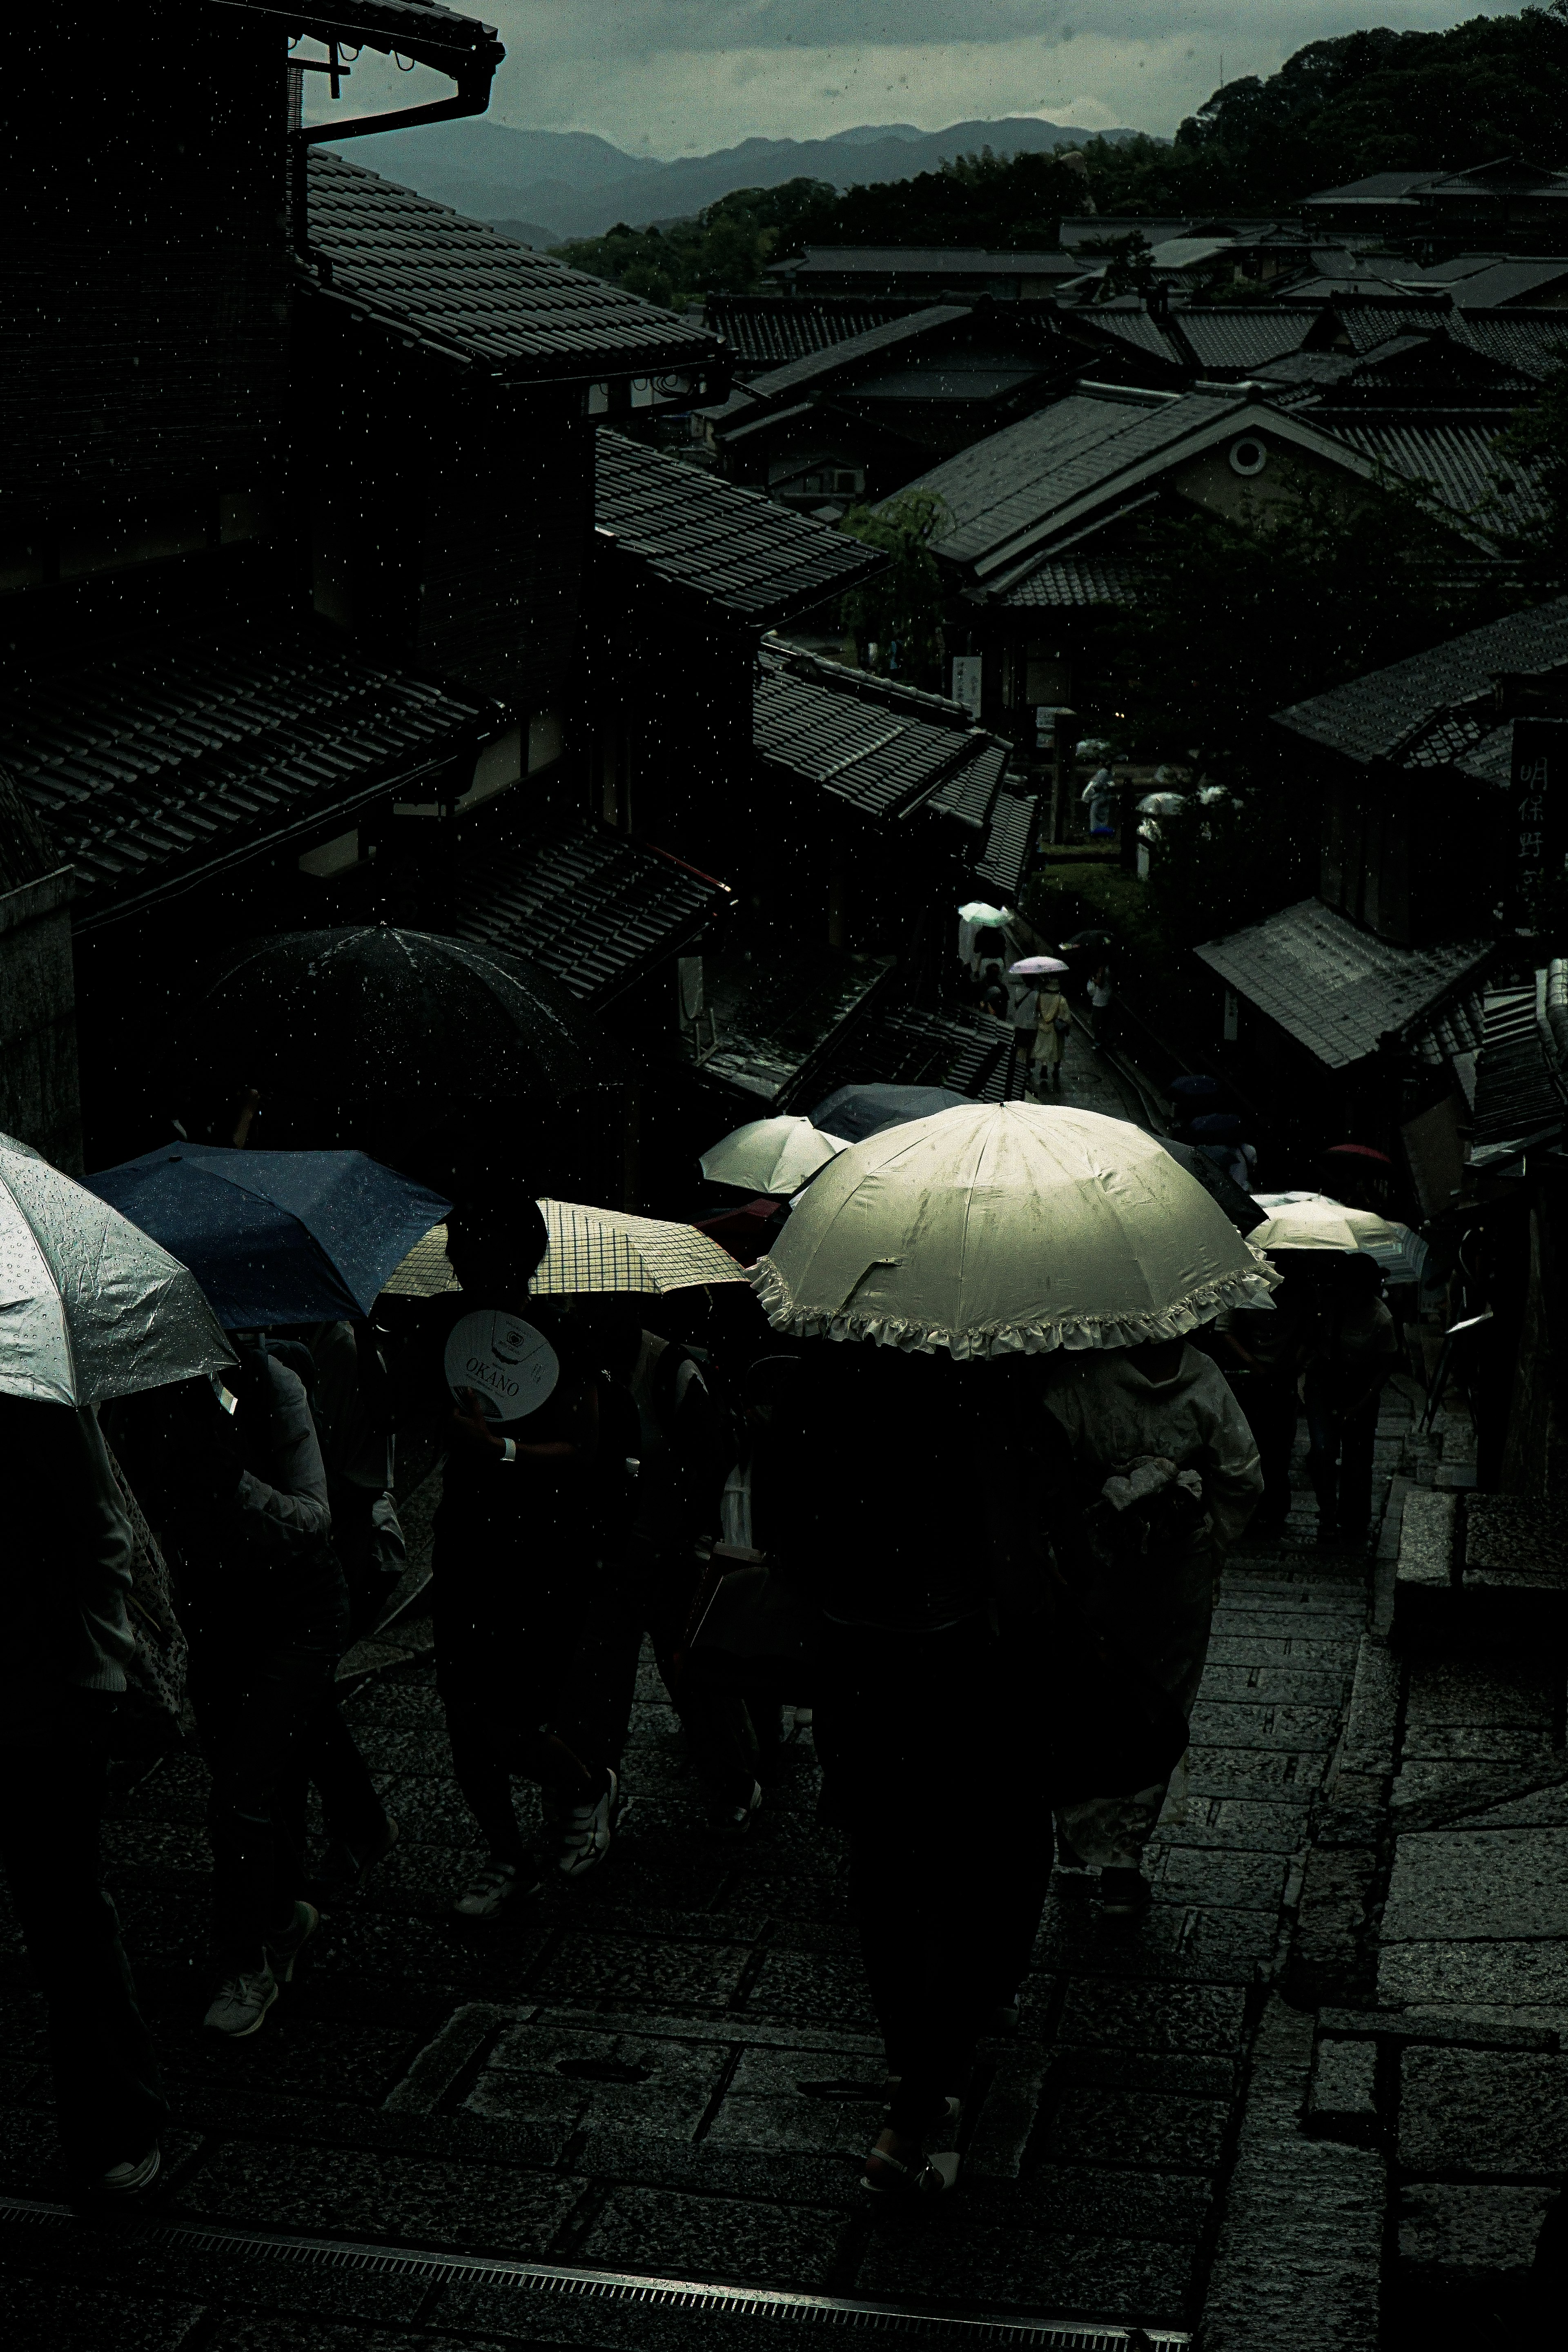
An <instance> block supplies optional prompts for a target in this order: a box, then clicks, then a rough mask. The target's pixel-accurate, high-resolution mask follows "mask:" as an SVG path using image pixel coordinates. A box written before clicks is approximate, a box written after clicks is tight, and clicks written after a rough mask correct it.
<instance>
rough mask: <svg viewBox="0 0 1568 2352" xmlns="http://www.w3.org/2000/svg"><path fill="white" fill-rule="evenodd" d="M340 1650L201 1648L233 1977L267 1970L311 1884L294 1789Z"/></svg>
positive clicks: (217, 1888)
mask: <svg viewBox="0 0 1568 2352" xmlns="http://www.w3.org/2000/svg"><path fill="white" fill-rule="evenodd" d="M336 1668H337V1653H336V1651H335V1650H318V1649H299V1650H281V1649H279V1650H256V1649H251V1648H247V1646H245V1645H244V1644H243V1643H240V1642H238V1641H235V1642H233V1643H230V1642H229V1641H224V1642H212V1643H209V1642H206V1641H201V1640H193V1642H192V1643H191V1668H190V1694H191V1704H192V1706H194V1707H195V1715H196V1729H197V1731H198V1733H199V1735H200V1738H201V1743H202V1752H203V1754H204V1755H205V1758H206V1760H207V1766H208V1769H210V1771H211V1773H212V1791H211V1794H210V1796H209V1797H208V1800H207V1835H208V1837H209V1838H210V1840H211V1842H212V1850H213V1948H214V1957H215V1958H216V1962H217V1965H218V1966H219V1968H220V1969H224V1970H225V1971H232V1970H235V1969H246V1970H254V1969H258V1968H259V1967H260V1965H261V1959H262V1950H263V1947H264V1946H265V1945H266V1943H267V1941H268V1937H272V1936H276V1935H279V1934H281V1933H283V1932H284V1931H285V1930H286V1929H287V1928H288V1927H290V1926H291V1925H292V1922H293V1917H294V1905H295V1902H296V1901H297V1899H298V1897H299V1894H300V1886H301V1884H302V1882H303V1879H304V1874H305V1870H304V1857H303V1854H302V1853H301V1851H300V1832H299V1825H298V1822H296V1821H294V1820H292V1819H291V1818H290V1811H291V1809H290V1806H289V1798H288V1789H289V1781H290V1780H291V1779H294V1778H295V1777H296V1776H297V1775H298V1774H299V1772H300V1768H301V1759H302V1758H303V1757H304V1756H305V1755H306V1753H307V1752H308V1748H309V1742H310V1734H311V1729H312V1727H313V1726H314V1725H315V1724H316V1723H317V1721H318V1720H319V1717H320V1714H321V1706H322V1703H323V1700H324V1699H326V1698H330V1696H331V1688H332V1675H333V1674H334V1672H335V1671H336Z"/></svg>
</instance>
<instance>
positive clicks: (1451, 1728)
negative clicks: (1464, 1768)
mask: <svg viewBox="0 0 1568 2352" xmlns="http://www.w3.org/2000/svg"><path fill="white" fill-rule="evenodd" d="M1561 1759H1562V1751H1561V1749H1556V1748H1553V1747H1552V1734H1551V1732H1550V1730H1548V1729H1545V1728H1541V1729H1532V1728H1531V1727H1529V1726H1528V1725H1525V1724H1497V1723H1418V1724H1415V1725H1412V1726H1410V1727H1407V1728H1406V1731H1405V1742H1404V1746H1403V1748H1402V1750H1401V1755H1400V1760H1401V1763H1402V1764H1405V1765H1409V1764H1416V1763H1480V1764H1541V1765H1544V1766H1550V1765H1552V1763H1553V1762H1560V1761H1561Z"/></svg>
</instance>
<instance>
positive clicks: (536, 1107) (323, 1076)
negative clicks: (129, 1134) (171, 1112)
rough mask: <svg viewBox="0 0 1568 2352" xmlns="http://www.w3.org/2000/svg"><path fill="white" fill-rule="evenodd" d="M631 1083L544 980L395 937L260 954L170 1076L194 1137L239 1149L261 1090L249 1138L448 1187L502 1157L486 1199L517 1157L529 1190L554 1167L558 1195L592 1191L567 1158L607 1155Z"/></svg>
mask: <svg viewBox="0 0 1568 2352" xmlns="http://www.w3.org/2000/svg"><path fill="white" fill-rule="evenodd" d="M625 1082H626V1071H625V1066H624V1064H623V1060H622V1056H621V1055H620V1054H619V1053H618V1051H617V1050H616V1047H615V1046H613V1045H610V1044H608V1043H607V1042H606V1040H605V1037H604V1036H603V1034H602V1033H601V1032H600V1030H599V1029H598V1027H597V1025H596V1024H595V1023H594V1022H593V1021H592V1020H591V1019H590V1018H589V1017H588V1016H587V1015H585V1014H584V1013H583V1011H582V1010H581V1008H580V1007H579V1006H578V1005H577V1004H576V1003H574V1001H573V999H572V998H571V997H570V996H568V995H567V994H566V993H565V992H564V991H563V989H562V988H561V987H560V986H559V985H558V984H557V983H556V982H554V981H553V980H552V978H551V977H550V975H549V974H548V973H546V972H543V971H539V970H538V969H537V968H536V967H535V966H533V965H532V964H531V963H528V962H527V961H524V960H523V959H522V958H521V957H518V956H512V955H510V954H501V953H499V952H496V951H493V950H489V949H488V948H477V947H473V946H471V945H469V943H468V941H466V940H453V939H446V938H442V937H440V936H438V935H437V934H436V933H433V932H428V931H405V930H397V929H393V928H391V927H390V926H388V925H374V926H366V927H363V928H360V929H353V930H347V929H344V930H321V931H295V932H289V933H284V934H281V935H279V936H277V937H275V938H271V939H265V940H253V941H252V942H251V943H250V944H249V945H248V946H247V947H246V948H245V949H244V950H241V952H240V953H239V954H238V955H237V958H236V959H235V961H233V962H232V963H231V964H230V966H229V968H228V970H227V971H226V972H225V973H224V974H223V975H222V977H221V978H220V979H218V980H217V982H216V983H215V985H214V986H213V988H212V990H211V992H209V994H208V995H207V996H206V998H205V1001H204V1002H203V1003H201V1004H199V1005H198V1007H197V1008H196V1010H195V1013H194V1015H193V1017H192V1020H191V1023H190V1024H189V1027H188V1028H187V1030H186V1032H185V1034H184V1036H183V1037H182V1038H181V1039H180V1040H179V1041H178V1043H177V1045H176V1046H175V1048H174V1051H173V1052H172V1053H171V1055H170V1056H169V1057H168V1061H167V1063H166V1066H165V1071H164V1090H165V1101H166V1102H167V1104H168V1106H169V1108H172V1109H177V1110H178V1111H179V1113H180V1116H181V1118H182V1119H183V1121H184V1126H185V1128H186V1129H187V1130H188V1131H189V1132H190V1133H191V1135H192V1136H193V1138H194V1139H195V1138H197V1137H199V1138H202V1139H207V1138H210V1139H212V1140H214V1141H215V1142H224V1143H226V1142H228V1140H229V1139H230V1134H231V1130H232V1129H233V1127H234V1121H235V1112H236V1109H237V1105H238V1103H239V1101H240V1099H241V1098H242V1097H243V1095H244V1092H245V1090H246V1089H247V1088H254V1089H256V1091H257V1093H258V1095H259V1097H260V1100H261V1114H260V1115H261V1118H262V1120H263V1122H264V1125H263V1129H262V1132H261V1133H260V1134H259V1135H258V1136H257V1137H256V1138H254V1139H253V1140H255V1141H257V1142H261V1141H266V1142H269V1143H287V1144H289V1145H294V1146H298V1145H310V1146H322V1147H326V1146H357V1147H359V1148H361V1149H363V1150H366V1151H368V1152H370V1153H371V1155H372V1156H373V1157H374V1158H375V1159H377V1160H390V1161H392V1162H393V1163H394V1164H395V1165H401V1166H404V1167H412V1168H415V1169H416V1170H418V1171H420V1172H421V1173H423V1174H425V1175H426V1176H428V1177H431V1178H433V1179H434V1180H435V1181H437V1182H438V1183H440V1184H443V1185H448V1184H449V1183H450V1182H451V1181H454V1180H455V1179H457V1177H458V1170H459V1169H460V1168H462V1167H465V1166H468V1163H470V1162H472V1161H473V1160H474V1158H475V1153H476V1151H477V1150H479V1147H480V1145H482V1146H483V1150H484V1151H486V1152H489V1153H490V1154H491V1155H492V1157H494V1158H495V1160H496V1166H495V1169H494V1170H493V1171H491V1172H489V1174H487V1176H486V1179H485V1181H486V1182H487V1184H489V1183H491V1182H493V1181H502V1180H503V1179H505V1178H507V1177H508V1175H509V1173H510V1172H513V1171H514V1170H515V1168H516V1167H518V1166H521V1164H522V1161H521V1160H519V1154H520V1152H521V1155H522V1160H525V1161H526V1164H527V1171H528V1174H529V1176H530V1178H531V1180H532V1181H533V1182H534V1184H535V1186H537V1182H538V1171H539V1169H540V1167H541V1164H542V1161H546V1160H548V1155H547V1151H546V1146H547V1145H549V1146H552V1148H554V1149H555V1150H556V1154H557V1158H556V1160H548V1164H549V1165H550V1166H552V1167H553V1168H554V1169H555V1172H556V1179H557V1181H558V1182H561V1181H564V1179H565V1176H566V1175H567V1173H568V1172H570V1173H571V1174H572V1176H573V1177H574V1181H586V1172H585V1171H579V1170H578V1169H577V1165H576V1159H575V1158H574V1157H573V1154H574V1153H576V1154H577V1156H578V1157H582V1156H584V1154H586V1155H588V1156H589V1157H590V1158H591V1156H592V1154H593V1153H594V1152H595V1151H598V1150H603V1149H605V1148H606V1147H605V1146H604V1144H603V1139H602V1137H601V1136H600V1130H601V1129H605V1131H606V1132H607V1131H608V1127H609V1125H611V1124H613V1122H614V1118H615V1117H616V1106H617V1105H619V1104H620V1102H621V1101H622V1100H623V1097H624V1087H625ZM584 1114H585V1116H584ZM475 1139H479V1142H478V1143H476V1140H475ZM562 1155H564V1157H562ZM480 1156H481V1157H482V1156H483V1153H482V1152H481V1155H480ZM558 1161H559V1162H560V1164H557V1162H558ZM469 1173H470V1176H471V1173H472V1170H471V1168H470V1171H469ZM462 1181H468V1179H466V1178H465V1179H464V1180H462Z"/></svg>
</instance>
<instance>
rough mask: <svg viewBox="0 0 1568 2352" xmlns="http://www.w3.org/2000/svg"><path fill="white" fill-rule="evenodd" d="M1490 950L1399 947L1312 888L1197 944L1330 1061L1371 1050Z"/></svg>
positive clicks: (1229, 981) (1341, 1064)
mask: <svg viewBox="0 0 1568 2352" xmlns="http://www.w3.org/2000/svg"><path fill="white" fill-rule="evenodd" d="M1492 951H1493V950H1492V948H1491V945H1490V943H1489V941H1487V940H1467V941H1465V942H1464V943H1463V944H1461V945H1458V946H1444V947H1436V948H1402V947H1395V946H1394V944H1393V943H1392V942H1391V941H1390V940H1379V939H1374V938H1373V934H1372V933H1371V932H1370V931H1363V930H1361V929H1358V928H1357V926H1356V925H1355V924H1354V923H1352V922H1350V921H1348V920H1347V919H1346V918H1345V917H1344V916H1343V915H1340V914H1336V913H1335V912H1334V910H1333V908H1331V907H1325V906H1323V905H1322V904H1321V901H1320V900H1318V899H1316V898H1305V899H1303V900H1302V901H1301V903H1300V905H1299V906H1295V907H1287V908H1284V910H1283V911H1282V912H1281V913H1279V914H1278V915H1270V916H1269V917H1268V919H1267V920H1266V921H1264V922H1261V923H1254V924H1252V925H1251V926H1250V927H1249V928H1248V929H1246V930H1244V931H1233V932H1232V933H1231V934H1230V936H1229V938H1228V939H1223V940H1209V941H1208V942H1207V944H1206V945H1205V946H1203V947H1200V948H1199V949H1198V950H1197V953H1198V955H1199V956H1200V957H1201V958H1202V960H1203V961H1204V962H1205V963H1206V964H1207V965H1208V966H1209V968H1210V969H1211V971H1216V972H1218V974H1219V976H1220V978H1221V979H1222V980H1223V981H1224V982H1225V983H1226V987H1228V988H1232V989H1234V990H1235V991H1236V992H1237V995H1239V996H1245V997H1246V999H1247V1003H1249V1004H1255V1005H1257V1007H1258V1010H1259V1012H1261V1013H1267V1014H1268V1018H1269V1019H1270V1020H1271V1021H1276V1022H1278V1023H1279V1026H1280V1028H1281V1029H1283V1030H1285V1031H1286V1032H1287V1033H1288V1034H1289V1035H1290V1036H1292V1037H1294V1038H1295V1039H1296V1040H1297V1042H1298V1043H1299V1044H1300V1045H1305V1046H1306V1048H1307V1050H1308V1052H1309V1053H1310V1054H1312V1055H1315V1056H1316V1057H1317V1059H1318V1060H1319V1061H1320V1062H1321V1063H1322V1064H1323V1065H1324V1066H1326V1067H1327V1068H1329V1069H1331V1070H1342V1069H1348V1068H1349V1066H1351V1064H1352V1062H1359V1061H1363V1060H1364V1058H1365V1057H1366V1055H1368V1054H1373V1053H1375V1052H1376V1051H1377V1048H1378V1046H1379V1045H1380V1044H1381V1043H1382V1041H1383V1039H1384V1037H1386V1036H1388V1035H1390V1034H1393V1033H1396V1032H1398V1031H1399V1030H1402V1029H1403V1028H1405V1026H1406V1024H1408V1023H1410V1022H1412V1021H1414V1020H1415V1018H1416V1017H1417V1016H1418V1015H1419V1014H1420V1013H1425V1012H1426V1011H1427V1010H1428V1009H1429V1008H1430V1007H1431V1006H1432V1005H1433V1004H1435V1003H1436V1001H1437V999H1438V998H1439V997H1441V996H1442V995H1443V994H1444V993H1445V992H1447V990H1448V989H1450V988H1453V987H1455V986H1456V985H1457V984H1458V982H1460V981H1462V980H1463V979H1464V978H1465V977H1466V975H1467V974H1468V973H1470V972H1473V971H1479V968H1480V967H1481V966H1482V965H1483V964H1484V963H1485V962H1486V961H1487V959H1488V957H1489V955H1490V954H1491V953H1492Z"/></svg>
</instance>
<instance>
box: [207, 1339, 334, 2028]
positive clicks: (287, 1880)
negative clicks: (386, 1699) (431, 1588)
mask: <svg viewBox="0 0 1568 2352" xmlns="http://www.w3.org/2000/svg"><path fill="white" fill-rule="evenodd" d="M229 1377H230V1379H231V1381H233V1382H234V1384H235V1388H234V1391H230V1390H228V1389H224V1390H223V1391H222V1393H221V1394H218V1393H215V1389H216V1383H205V1382H204V1383H196V1384H194V1390H195V1392H194V1393H193V1394H192V1397H191V1400H190V1402H191V1407H192V1414H193V1419H192V1425H191V1427H190V1432H189V1435H190V1439H191V1443H192V1447H193V1454H194V1458H189V1459H188V1464H187V1467H188V1472H189V1489H188V1492H187V1493H186V1494H185V1496H184V1497H183V1508H181V1509H180V1510H179V1511H178V1513H177V1517H176V1527H177V1532H178V1540H179V1551H180V1556H181V1557H180V1569H179V1597H180V1609H181V1615H182V1620H183V1622H184V1626H185V1631H186V1634H187V1637H188V1639H189V1642H190V1695H191V1704H192V1706H193V1707H194V1708H195V1717H196V1730H197V1735H198V1737H199V1738H200V1740H201V1744H202V1750H203V1753H204V1754H205V1758H206V1760H207V1764H208V1768H209V1769H210V1770H211V1773H212V1788H211V1791H210V1794H209V1798H208V1804H207V1833H208V1836H209V1838H210V1840H211V1843H212V1849H213V1915H214V1916H213V1947H214V1954H215V1961H216V1971H217V1975H218V1979H219V1982H218V1990H217V1992H216V1995H215V1996H214V1998H213V2000H212V2002H211V2004H210V2006H209V2008H208V2010H207V2012H206V2023H207V2025H208V2027H209V2028H210V2029H211V2030H212V2031H213V2032H215V2033H221V2034H224V2035H226V2037H227V2038H228V2039H229V2040H231V2041H242V2040H244V2039H246V2038H247V2036H248V2035H250V2034H252V2033H254V2032H257V2031H258V2028H259V2027H260V2025H261V2024H262V2022H263V2021H264V2020H265V2018H266V2016H267V2013H268V2010H270V2008H271V2007H272V2005H273V2003H274V2002H275V2001H276V2000H277V1999H278V1995H279V1989H280V1987H281V1986H282V1985H284V1984H287V1983H288V1982H289V1979H291V1978H292V1976H293V1973H294V1966H295V1962H296V1960H297V1959H298V1958H299V1956H300V1951H301V1950H302V1948H303V1947H304V1945H305V1944H306V1943H307V1941H308V1940H309V1938H310V1937H311V1936H312V1935H313V1934H314V1933H315V1930H316V1927H317V1926H318V1924H319V1916H320V1915H319V1914H318V1912H317V1910H316V1907H315V1906H314V1905H313V1904H311V1903H309V1902H307V1901H306V1900H305V1898H304V1895H303V1894H302V1892H301V1889H302V1886H303V1883H304V1855H303V1853H302V1851H301V1846H300V1834H299V1828H298V1825H297V1823H296V1822H294V1821H292V1820H291V1818H290V1811H291V1809H290V1806H289V1801H288V1795H287V1790H288V1784H289V1778H290V1775H291V1774H292V1773H293V1772H295V1771H297V1770H298V1769H299V1767H300V1758H301V1755H302V1754H303V1752H304V1749H305V1747H306V1744H307V1742H308V1740H309V1738H310V1733H311V1727H312V1726H313V1725H314V1724H315V1723H317V1722H318V1721H319V1719H320V1716H321V1709H322V1707H323V1706H325V1705H327V1704H329V1703H330V1701H331V1690H332V1678H333V1675H335V1673H336V1671H337V1663H338V1659H339V1657H340V1656H341V1654H342V1649H343V1645H344V1643H345V1642H346V1640H347V1638H348V1613H349V1612H348V1593H347V1590H346V1588H345V1586H344V1582H343V1574H342V1567H341V1565H340V1563H339V1560H338V1558H337V1554H336V1553H335V1551H334V1550H333V1549H332V1546H331V1541H330V1536H331V1506H330V1504H329V1502H328V1498H327V1474H326V1469H325V1466H324V1465H323V1464H322V1461H321V1445H320V1443H319V1441H318V1439H317V1435H316V1428H315V1423H314V1422H313V1420H312V1419H311V1415H310V1403H309V1401H308V1398H307V1395H306V1391H305V1386H304V1383H303V1381H301V1379H300V1375H299V1373H298V1372H296V1371H294V1370H290V1369H289V1366H287V1365H286V1364H284V1363H283V1362H281V1361H279V1359H278V1358H277V1357H276V1356H273V1355H272V1354H270V1353H269V1352H268V1349H267V1348H266V1346H265V1345H264V1344H263V1343H262V1342H260V1341H258V1340H254V1339H253V1340H249V1341H246V1342H243V1343H241V1345H240V1347H239V1365H238V1368H237V1370H236V1371H234V1372H233V1373H231V1374H230V1376H229ZM202 1389H205V1397H204V1396H203V1395H202V1394H201V1393H200V1391H201V1390H202ZM231 1408H232V1410H231Z"/></svg>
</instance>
